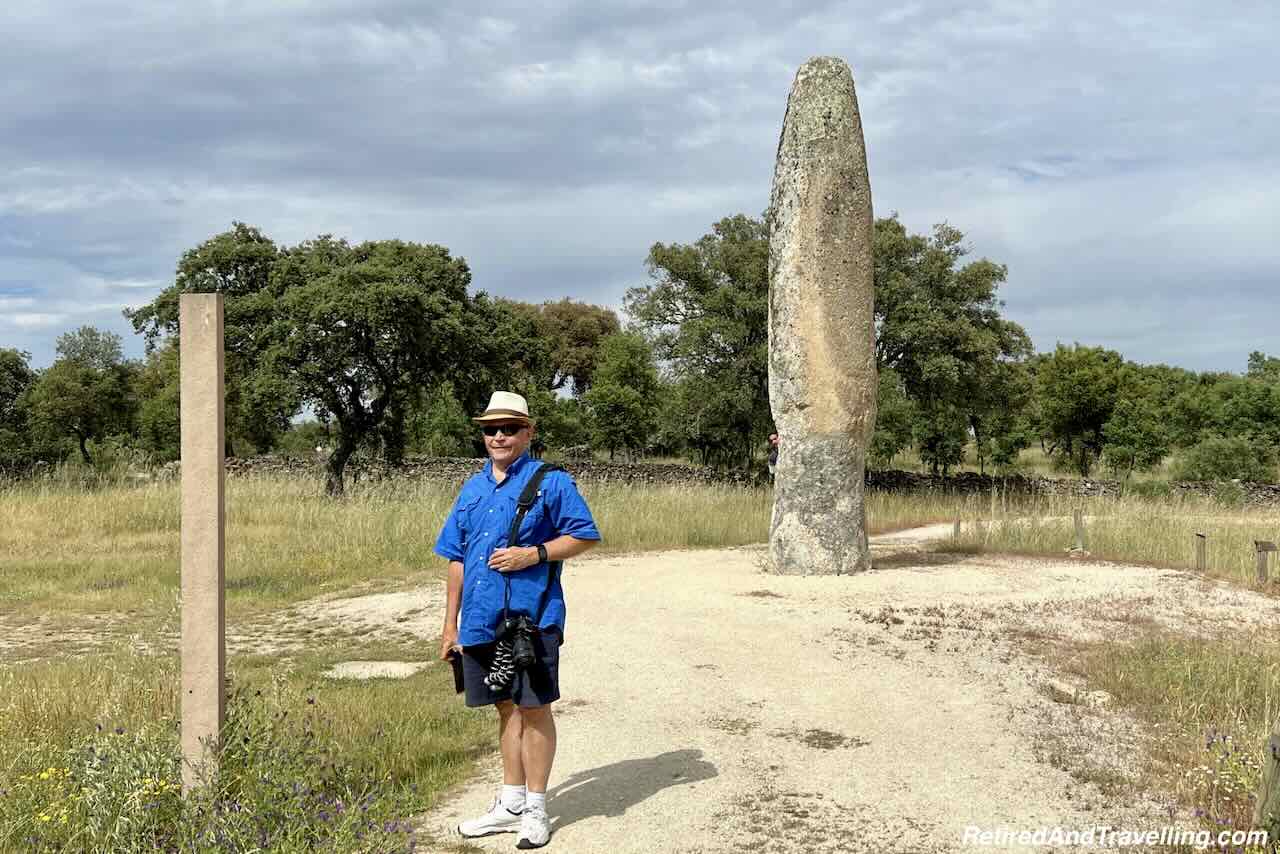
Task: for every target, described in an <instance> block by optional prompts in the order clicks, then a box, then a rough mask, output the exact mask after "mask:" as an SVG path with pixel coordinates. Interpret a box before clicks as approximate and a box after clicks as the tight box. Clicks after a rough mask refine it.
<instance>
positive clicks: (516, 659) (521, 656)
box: [498, 614, 538, 670]
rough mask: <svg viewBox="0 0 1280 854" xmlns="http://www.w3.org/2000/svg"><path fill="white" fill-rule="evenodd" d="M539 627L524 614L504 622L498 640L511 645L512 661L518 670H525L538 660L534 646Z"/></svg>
mask: <svg viewBox="0 0 1280 854" xmlns="http://www.w3.org/2000/svg"><path fill="white" fill-rule="evenodd" d="M537 631H538V627H537V626H535V625H534V624H533V622H532V621H530V619H529V618H528V617H526V616H525V615H524V614H520V615H518V616H515V617H508V618H507V619H506V620H504V621H503V622H502V626H501V628H500V630H499V632H498V639H499V640H505V641H508V642H509V643H510V644H511V661H512V663H513V664H514V665H515V667H516V670H525V669H527V668H529V667H532V666H533V663H534V662H535V661H537V660H538V652H537V650H536V649H535V648H534V645H533V636H534V634H535V633H536V632H537Z"/></svg>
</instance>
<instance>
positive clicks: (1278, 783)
mask: <svg viewBox="0 0 1280 854" xmlns="http://www.w3.org/2000/svg"><path fill="white" fill-rule="evenodd" d="M1264 753H1265V755H1264V756H1263V757H1262V782H1261V783H1259V784H1258V795H1257V799H1256V800H1255V801H1254V804H1253V826H1254V827H1257V828H1261V829H1262V830H1265V831H1267V835H1268V836H1269V837H1270V838H1271V839H1272V840H1274V839H1276V838H1277V837H1280V721H1277V722H1276V725H1275V727H1274V728H1273V729H1272V732H1271V737H1270V738H1269V739H1268V740H1267V745H1266V748H1265V751H1264Z"/></svg>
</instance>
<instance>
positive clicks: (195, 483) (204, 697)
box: [178, 294, 226, 791]
mask: <svg viewBox="0 0 1280 854" xmlns="http://www.w3.org/2000/svg"><path fill="white" fill-rule="evenodd" d="M178 326H179V334H180V339H179V344H180V351H179V352H180V356H181V359H180V365H181V370H180V383H181V385H180V393H181V401H182V404H181V408H182V416H181V418H182V420H181V425H182V711H181V714H182V756H183V759H184V762H183V765H182V786H183V790H184V791H189V790H190V789H191V788H192V787H193V786H197V785H199V783H200V777H199V774H198V770H199V769H200V766H201V765H202V764H204V763H212V762H214V761H216V758H217V754H216V749H214V748H216V745H217V739H218V735H219V733H220V732H221V731H222V724H223V721H224V720H225V717H226V688H225V683H224V679H225V674H226V643H225V634H224V624H225V620H224V605H223V603H224V589H225V588H224V586H223V572H224V566H225V560H224V558H225V548H226V546H225V535H224V532H225V527H226V511H225V506H226V495H225V491H226V486H225V475H224V471H223V448H224V437H225V426H224V411H223V360H222V295H221V294H183V295H182V296H181V297H180V298H179V307H178ZM208 767H209V768H210V769H211V768H212V765H210V766H208Z"/></svg>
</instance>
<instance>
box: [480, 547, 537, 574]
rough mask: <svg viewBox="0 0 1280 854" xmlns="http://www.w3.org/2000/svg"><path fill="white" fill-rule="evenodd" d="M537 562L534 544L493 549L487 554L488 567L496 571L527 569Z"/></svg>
mask: <svg viewBox="0 0 1280 854" xmlns="http://www.w3.org/2000/svg"><path fill="white" fill-rule="evenodd" d="M537 562H538V549H537V547H536V546H513V547H511V548H506V549H494V550H493V554H491V555H490V556H489V568H490V569H496V570H498V572H518V571H520V570H522V569H528V568H529V567H531V566H533V565H534V564H535V563H537Z"/></svg>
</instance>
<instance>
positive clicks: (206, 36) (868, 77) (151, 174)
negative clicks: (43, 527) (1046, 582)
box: [0, 0, 1280, 369]
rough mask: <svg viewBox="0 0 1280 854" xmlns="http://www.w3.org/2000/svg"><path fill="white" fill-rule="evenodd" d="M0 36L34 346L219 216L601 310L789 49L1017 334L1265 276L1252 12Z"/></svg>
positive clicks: (453, 10)
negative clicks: (415, 255)
mask: <svg viewBox="0 0 1280 854" xmlns="http://www.w3.org/2000/svg"><path fill="white" fill-rule="evenodd" d="M0 31H3V32H5V33H6V36H7V37H8V38H7V44H6V47H7V48H9V47H12V50H6V53H5V55H4V56H0V163H2V164H5V165H4V166H3V167H0V250H3V251H0V294H8V295H9V296H0V300H11V301H12V300H15V299H16V300H29V302H24V303H23V304H22V305H16V304H14V303H12V302H10V303H5V302H2V301H0V314H3V315H5V316H6V322H5V326H4V329H5V330H6V338H5V342H10V343H7V344H5V343H4V342H0V345H6V346H13V343H12V342H15V341H16V343H17V344H18V345H19V346H21V347H22V348H23V349H28V350H31V351H32V352H33V353H37V354H44V361H48V354H50V353H51V352H52V337H53V335H52V334H51V333H55V332H58V331H63V330H61V329H57V328H56V323H60V322H66V323H70V322H75V323H77V324H78V323H81V322H95V323H100V324H103V325H105V326H106V327H108V328H111V329H113V330H116V331H121V332H122V333H125V334H126V335H127V333H128V331H129V330H128V326H127V323H125V322H124V321H123V320H122V319H121V318H120V315H119V310H120V308H122V307H124V305H126V303H127V304H134V305H136V304H137V303H138V301H140V300H144V299H146V298H148V297H149V296H150V295H153V294H154V293H156V292H158V291H159V289H160V288H162V287H163V286H164V285H165V284H167V283H168V282H169V281H171V276H172V273H173V268H174V265H175V263H176V261H177V259H178V257H179V256H180V254H181V253H182V251H184V250H185V249H187V248H190V247H192V246H194V245H196V244H197V243H199V242H200V241H202V240H204V239H206V238H208V237H209V236H211V235H212V234H214V233H217V232H219V231H222V230H225V229H226V228H227V227H229V225H230V224H231V222H232V221H233V220H241V221H246V222H249V223H252V224H254V225H258V226H260V227H262V228H263V229H264V230H265V231H266V232H267V233H268V234H269V235H271V236H272V237H273V238H275V239H276V240H278V241H280V242H283V243H292V242H296V241H298V240H302V239H305V238H307V237H311V236H314V235H316V234H318V233H322V232H329V231H331V232H334V233H338V234H341V235H345V236H348V237H350V238H352V239H356V240H358V239H369V238H380V237H401V238H404V239H412V240H423V241H430V242H439V243H443V244H445V245H446V246H449V247H450V249H451V250H453V251H454V252H455V254H459V255H464V256H466V257H467V259H468V261H469V262H470V263H471V265H472V267H473V270H474V271H475V275H476V283H477V286H479V287H485V288H488V289H490V290H497V291H499V292H509V293H511V294H512V295H531V296H535V297H553V296H559V295H563V294H570V295H573V296H575V297H578V298H587V299H594V300H596V301H599V302H602V303H610V304H616V303H618V302H620V300H621V291H620V288H621V287H622V285H621V284H620V283H632V284H636V283H640V282H642V281H643V280H644V267H643V262H644V258H645V255H646V253H647V250H648V247H649V246H650V245H651V244H652V243H653V242H654V241H658V240H661V241H676V240H679V241H687V240H693V239H696V238H697V237H698V236H700V235H701V234H703V233H705V232H706V231H707V230H708V229H709V227H710V225H711V224H712V223H713V222H714V221H715V220H717V219H719V218H720V217H722V216H725V215H729V214H732V213H737V212H745V213H748V214H752V215H758V214H759V213H760V212H761V210H762V209H763V208H764V206H765V204H767V200H768V192H769V181H770V176H771V171H772V166H773V156H774V152H775V148H776V145H777V134H778V131H779V128H780V125H781V121H782V117H783V110H784V107H785V98H786V94H787V90H788V88H789V86H790V84H791V79H792V76H793V74H794V72H795V69H796V68H797V66H798V65H799V64H800V63H801V62H802V61H803V60H804V59H806V58H807V57H808V56H811V55H815V54H834V55H839V56H844V57H846V58H848V59H849V61H850V64H851V66H852V68H853V70H854V72H855V75H856V80H857V85H858V96H859V103H860V106H861V110H862V117H863V124H864V129H865V134H866V138H867V148H868V159H869V164H870V167H871V171H872V187H873V190H874V194H875V208H876V212H877V213H878V214H886V213H888V212H889V211H891V210H895V209H896V210H898V211H900V212H901V214H902V216H903V219H904V221H905V222H907V224H908V225H909V226H911V227H912V228H914V229H916V230H923V229H926V228H928V226H929V225H930V224H932V223H934V222H937V221H941V220H944V219H945V220H948V221H950V222H951V223H953V224H955V225H957V226H959V227H960V228H961V229H963V230H964V231H965V232H966V233H967V234H968V235H969V237H970V241H971V243H972V245H973V247H974V249H975V252H976V253H977V254H979V255H988V256H990V257H992V258H993V259H995V260H998V261H1002V262H1006V263H1008V264H1009V266H1010V278H1009V284H1008V286H1007V288H1006V296H1007V298H1008V301H1009V311H1010V314H1011V315H1012V316H1013V319H1015V320H1019V321H1021V322H1025V323H1026V325H1027V326H1028V328H1029V329H1030V330H1031V332H1032V334H1033V336H1034V338H1035V341H1036V343H1037V344H1038V345H1039V346H1041V347H1050V346H1052V343H1053V341H1054V340H1058V339H1062V340H1074V339H1076V338H1081V339H1082V340H1084V339H1087V338H1088V337H1089V336H1091V335H1096V336H1098V337H1099V339H1103V338H1105V339H1107V340H1113V341H1120V340H1121V339H1122V338H1123V343H1124V347H1125V348H1126V354H1127V355H1131V356H1132V357H1134V358H1148V357H1150V358H1157V357H1159V358H1167V357H1168V354H1169V353H1170V352H1171V348H1172V345H1170V344H1169V343H1168V342H1167V341H1166V340H1165V338H1164V337H1163V336H1166V335H1171V334H1174V333H1171V332H1169V331H1168V328H1167V327H1166V326H1162V325H1160V324H1159V323H1157V322H1156V320H1158V319H1159V318H1163V317H1173V316H1176V315H1177V314H1178V313H1179V312H1183V311H1185V310H1187V305H1188V304H1189V303H1188V302H1187V300H1188V299H1190V298H1191V296H1190V295H1194V293H1195V292H1196V290H1197V289H1198V288H1199V289H1204V288H1209V289H1211V290H1212V292H1213V294H1214V296H1215V300H1214V301H1210V302H1206V303H1203V304H1197V305H1196V311H1197V312H1199V313H1200V316H1201V317H1209V318H1212V317H1214V316H1217V317H1220V318H1222V323H1224V324H1225V323H1236V322H1237V320H1238V319H1239V318H1246V319H1250V318H1261V317H1265V316H1268V315H1269V314H1270V313H1271V309H1272V305H1271V300H1270V296H1269V294H1270V293H1271V291H1269V290H1268V289H1267V287H1265V284H1266V283H1270V284H1272V285H1274V284H1276V283H1277V282H1276V279H1277V278H1278V277H1280V270H1278V269H1277V267H1278V263H1280V262H1278V261H1277V256H1276V253H1275V250H1274V248H1273V246H1272V242H1273V232H1274V223H1275V222H1277V221H1280V207H1278V203H1277V202H1276V201H1275V200H1274V199H1275V196H1274V194H1273V193H1271V192H1270V191H1269V189H1268V188H1270V187H1274V186H1276V183H1277V179H1278V178H1280V159H1278V158H1277V156H1276V155H1275V153H1274V151H1273V148H1274V142H1273V141H1274V140H1275V139H1276V138H1280V84H1277V83H1276V82H1275V81H1274V79H1273V78H1274V75H1272V74H1270V69H1271V66H1272V65H1273V51H1274V47H1273V45H1272V41H1273V37H1274V33H1275V32H1277V31H1280V11H1278V7H1276V6H1275V5H1274V4H1272V3H1264V2H1244V3H1241V4H1238V5H1237V6H1236V7H1233V13H1232V14H1229V15H1206V14H1205V12H1204V7H1203V6H1202V5H1200V4H1194V3H1191V2H1190V0H1169V2H1162V3H1155V2H1144V3H1138V4H1136V5H1135V4H1133V3H1130V4H1125V5H1123V6H1119V7H1116V6H1106V5H1099V4H1094V5H1089V4H1085V5H1080V4H1066V3H1052V2H1046V0H989V2H980V3H978V4H976V5H975V4H956V3H952V2H943V0H934V2H926V0H915V2H909V3H906V4H900V5H898V6H894V7H891V8H890V7H885V6H884V4H879V3H872V2H870V0H848V2H834V3H827V4H809V6H808V7H806V9H805V10H804V11H803V13H801V14H798V13H797V12H796V11H795V10H794V9H793V8H791V7H788V6H787V5H786V4H781V5H779V4H776V3H766V2H764V0H756V2H748V3H746V4H745V5H743V4H741V3H740V4H737V5H735V6H733V7H723V8H718V7H717V6H716V5H715V4H709V5H691V4H687V3H680V2H671V3H666V4H662V5H661V6H654V5H653V4H646V5H645V6H644V7H643V8H642V7H638V6H634V5H632V4H610V3H603V4H601V3H590V4H588V3H585V2H580V0H558V2H553V3H547V4H541V5H539V6H537V7H531V6H527V5H524V6H521V5H518V4H513V3H506V2H499V3H497V4H490V5H489V6H486V7H485V10H484V12H483V14H476V13H475V10H474V8H472V7H469V6H465V5H463V4H461V3H458V2H452V0H443V2H439V3H430V4H424V3H414V2H406V0H320V2H301V0H294V1H293V2H283V0H282V2H277V3H266V4H263V3H249V2H247V0H236V2H232V1H231V0H227V1H226V2H216V0H197V2H193V3H189V4H187V5H185V6H184V7H183V14H182V15H174V14H172V11H171V10H169V9H167V8H162V7H158V6H155V5H154V4H145V3H141V2H132V3H125V4H106V3H103V2H102V0H68V2H66V3H59V4H10V5H9V6H7V7H5V9H4V11H0ZM504 289H510V290H504ZM6 305H9V306H10V308H8V310H5V308H4V307H5V306H6ZM1126 306H1127V307H1126ZM18 313H21V314H22V315H23V316H25V317H26V318H27V319H26V320H24V321H21V323H25V324H27V326H24V327H20V326H19V325H18V323H17V322H14V321H13V320H11V319H9V318H10V317H11V316H15V315H17V314H18ZM52 317H58V318H60V320H59V321H57V322H55V324H54V326H53V327H49V326H41V325H40V323H44V322H48V321H47V318H52ZM39 318H45V320H40V319H39ZM1117 318H1121V319H1127V320H1128V321H1129V323H1128V325H1127V326H1124V327H1123V328H1122V326H1121V325H1118V324H1117V322H1116V319H1117ZM1142 318H1147V319H1149V320H1150V321H1151V322H1145V321H1144V322H1140V320H1141V319H1142ZM20 329H26V330H27V332H23V333H21V334H19V330H20ZM1242 334H1243V335H1245V336H1246V337H1247V340H1245V338H1242V337H1241V335H1240V334H1233V335H1231V336H1225V337H1226V338H1227V339H1228V341H1227V343H1224V342H1223V341H1222V340H1217V341H1210V340H1208V339H1205V338H1201V337H1195V336H1190V337H1188V336H1183V337H1180V338H1179V339H1178V341H1177V344H1176V347H1177V357H1178V359H1179V360H1180V363H1182V364H1186V365H1187V366H1190V367H1215V368H1234V369H1239V367H1240V365H1241V364H1242V362H1243V358H1244V354H1247V352H1248V351H1249V350H1250V349H1267V346H1268V340H1269V339H1268V335H1269V334H1270V333H1269V332H1268V331H1266V330H1264V329H1263V328H1262V326H1261V325H1260V324H1257V323H1255V324H1254V325H1252V326H1248V327H1247V329H1246V331H1245V332H1244V333H1242ZM1221 337H1222V336H1220V338H1221ZM126 341H127V346H130V347H138V345H137V344H136V340H134V339H131V338H130V337H126ZM1230 347H1235V348H1236V350H1238V351H1239V352H1238V353H1234V354H1233V352H1228V349H1224V348H1230ZM1272 349H1280V348H1276V347H1273V348H1272ZM40 360H41V357H40V356H37V358H36V359H35V361H36V362H40Z"/></svg>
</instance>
